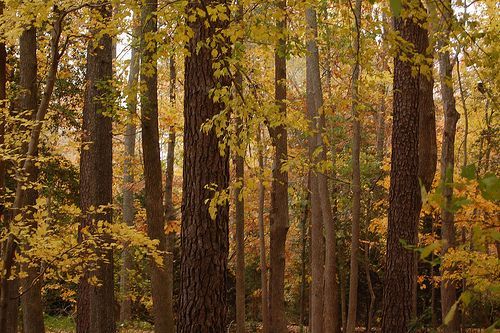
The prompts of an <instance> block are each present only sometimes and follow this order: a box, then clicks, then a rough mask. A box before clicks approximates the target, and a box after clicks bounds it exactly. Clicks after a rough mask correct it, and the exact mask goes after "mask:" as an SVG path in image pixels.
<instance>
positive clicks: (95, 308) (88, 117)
mask: <svg viewBox="0 0 500 333" xmlns="http://www.w3.org/2000/svg"><path fill="white" fill-rule="evenodd" d="M96 10H97V11H98V12H99V15H101V17H102V19H103V24H105V22H106V21H107V20H109V19H110V18H111V6H110V5H109V4H106V5H103V6H101V7H99V8H97V9H96ZM94 33H97V32H96V31H94ZM112 49H113V41H112V38H111V36H109V35H103V36H101V37H100V38H99V40H98V41H95V40H91V41H90V42H89V46H88V52H87V74H86V80H87V86H86V92H85V100H84V109H83V126H82V127H83V132H84V133H83V138H82V140H83V142H85V143H89V144H88V149H82V150H81V158H80V193H81V207H82V212H84V216H83V218H82V221H81V228H80V231H79V239H80V241H84V240H85V238H86V236H85V235H84V234H83V233H82V229H83V228H87V230H88V232H89V233H90V234H93V233H94V232H95V229H96V227H97V226H96V222H97V221H104V222H107V223H112V211H111V209H110V208H106V209H104V210H103V212H101V213H97V214H96V213H89V212H88V211H89V208H90V207H96V208H97V207H102V206H107V205H110V204H112V202H113V195H112V182H113V168H112V157H113V156H112V121H111V118H110V117H109V116H107V115H106V113H107V112H109V111H110V109H111V108H112V103H113V101H112V100H111V99H110V98H109V96H110V95H112V94H111V87H110V86H109V85H108V81H109V80H111V79H112V77H113V67H112V59H113V50H112ZM93 238H94V240H95V241H96V246H94V247H92V248H91V250H92V251H93V252H95V254H96V255H97V256H98V258H99V259H98V260H97V262H96V265H97V267H95V270H94V267H92V268H90V267H89V268H88V269H87V270H86V271H85V272H84V276H83V278H82V279H81V280H80V284H79V288H78V299H77V320H76V322H77V332H79V333H113V332H115V331H116V325H115V320H114V318H115V314H114V279H113V252H112V250H110V249H105V248H104V246H105V244H107V243H109V242H110V239H109V237H108V236H97V235H93ZM91 269H92V270H91ZM93 276H95V277H96V278H97V279H98V281H99V283H100V285H99V286H97V285H92V284H90V283H89V282H88V278H90V277H93Z"/></svg>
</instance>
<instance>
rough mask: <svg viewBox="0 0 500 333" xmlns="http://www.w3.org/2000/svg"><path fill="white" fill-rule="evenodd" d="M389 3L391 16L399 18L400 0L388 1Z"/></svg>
mask: <svg viewBox="0 0 500 333" xmlns="http://www.w3.org/2000/svg"><path fill="white" fill-rule="evenodd" d="M390 3H391V11H392V14H393V15H394V16H395V17H399V15H401V7H402V4H401V0H390Z"/></svg>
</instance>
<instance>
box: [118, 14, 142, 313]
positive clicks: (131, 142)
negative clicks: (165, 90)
mask: <svg viewBox="0 0 500 333" xmlns="http://www.w3.org/2000/svg"><path fill="white" fill-rule="evenodd" d="M136 21H137V19H136V17H135V16H134V19H133V22H134V23H135V24H137V22H136ZM137 30H138V29H137V28H134V30H133V32H132V33H133V35H132V48H131V55H130V69H129V74H128V83H127V90H128V93H129V95H128V96H127V111H128V114H127V116H128V119H127V125H126V129H125V138H124V141H125V143H124V146H125V149H124V162H123V202H122V205H123V206H122V211H123V222H125V224H126V225H127V226H129V227H133V226H134V220H135V208H134V191H133V189H132V186H133V184H134V178H135V177H134V172H133V163H134V157H135V140H136V125H135V123H134V117H135V114H136V112H137V90H138V89H137V88H138V87H137V84H138V79H139V57H140V55H139V52H138V49H137V47H138V45H137V44H138V41H139V36H138V31H137ZM122 260H123V266H122V269H121V273H120V294H121V296H122V301H121V305H120V321H121V322H126V321H130V320H132V299H131V297H130V295H129V293H130V287H131V286H130V278H129V270H131V269H132V265H133V258H132V254H131V253H130V252H129V249H128V248H125V249H124V250H123V253H122Z"/></svg>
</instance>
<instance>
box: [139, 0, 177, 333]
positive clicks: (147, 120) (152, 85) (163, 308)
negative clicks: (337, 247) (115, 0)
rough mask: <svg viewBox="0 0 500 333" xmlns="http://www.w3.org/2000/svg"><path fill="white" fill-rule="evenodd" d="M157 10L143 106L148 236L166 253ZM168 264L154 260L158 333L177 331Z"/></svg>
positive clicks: (150, 16) (148, 13)
mask: <svg viewBox="0 0 500 333" xmlns="http://www.w3.org/2000/svg"><path fill="white" fill-rule="evenodd" d="M157 10H158V2H157V1H156V0H148V1H146V2H143V3H142V8H141V28H142V31H141V42H140V48H141V65H140V67H141V69H140V72H141V75H140V87H141V89H140V91H141V94H140V102H141V128H142V152H143V160H144V182H145V193H146V195H145V196H146V219H147V225H148V236H149V237H150V238H151V239H155V240H158V247H157V249H158V250H159V251H165V249H166V241H167V239H166V236H165V232H164V226H165V220H164V207H163V196H162V192H163V188H162V182H161V179H162V177H161V174H162V170H161V161H160V142H159V130H158V92H157V88H158V74H157V63H156V52H157V45H156V41H155V39H154V34H156V32H157ZM164 261H165V260H164ZM164 264H165V262H163V263H162V264H159V263H156V262H154V260H151V263H150V269H151V292H152V296H153V316H154V330H155V333H170V332H172V331H173V325H172V318H168V316H167V314H168V309H167V299H168V298H169V294H168V289H167V284H166V283H165V281H167V279H168V277H167V273H166V271H165V267H163V265H164Z"/></svg>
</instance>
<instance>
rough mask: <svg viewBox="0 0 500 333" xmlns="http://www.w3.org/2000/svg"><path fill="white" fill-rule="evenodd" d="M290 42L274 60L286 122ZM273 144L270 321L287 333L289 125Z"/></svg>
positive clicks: (277, 332) (282, 25)
mask: <svg viewBox="0 0 500 333" xmlns="http://www.w3.org/2000/svg"><path fill="white" fill-rule="evenodd" d="M277 6H278V9H279V10H280V11H282V12H283V13H284V12H285V10H286V0H278V2H277ZM286 25H287V22H286V15H283V16H282V18H281V19H280V20H278V22H276V26H277V29H278V31H280V32H284V31H285V30H286ZM285 54H286V41H285V38H284V37H281V38H280V39H279V40H278V43H277V45H276V50H275V58H274V59H275V60H274V69H275V74H274V86H275V92H274V93H275V100H276V103H277V104H278V107H279V110H278V113H279V115H280V116H281V119H282V120H283V121H284V120H285V117H286V104H285V101H286V55H285ZM269 134H270V136H271V140H272V144H273V146H274V148H275V156H274V165H273V171H272V174H273V180H272V184H271V216H270V225H271V242H270V258H271V259H270V268H271V270H270V271H271V272H270V280H269V289H270V295H269V296H270V297H269V322H270V331H271V332H273V333H284V332H287V325H286V316H285V245H286V234H287V232H288V172H287V171H285V170H283V165H284V163H286V160H287V159H288V139H287V129H286V125H285V124H283V123H282V124H279V125H278V126H276V127H269Z"/></svg>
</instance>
